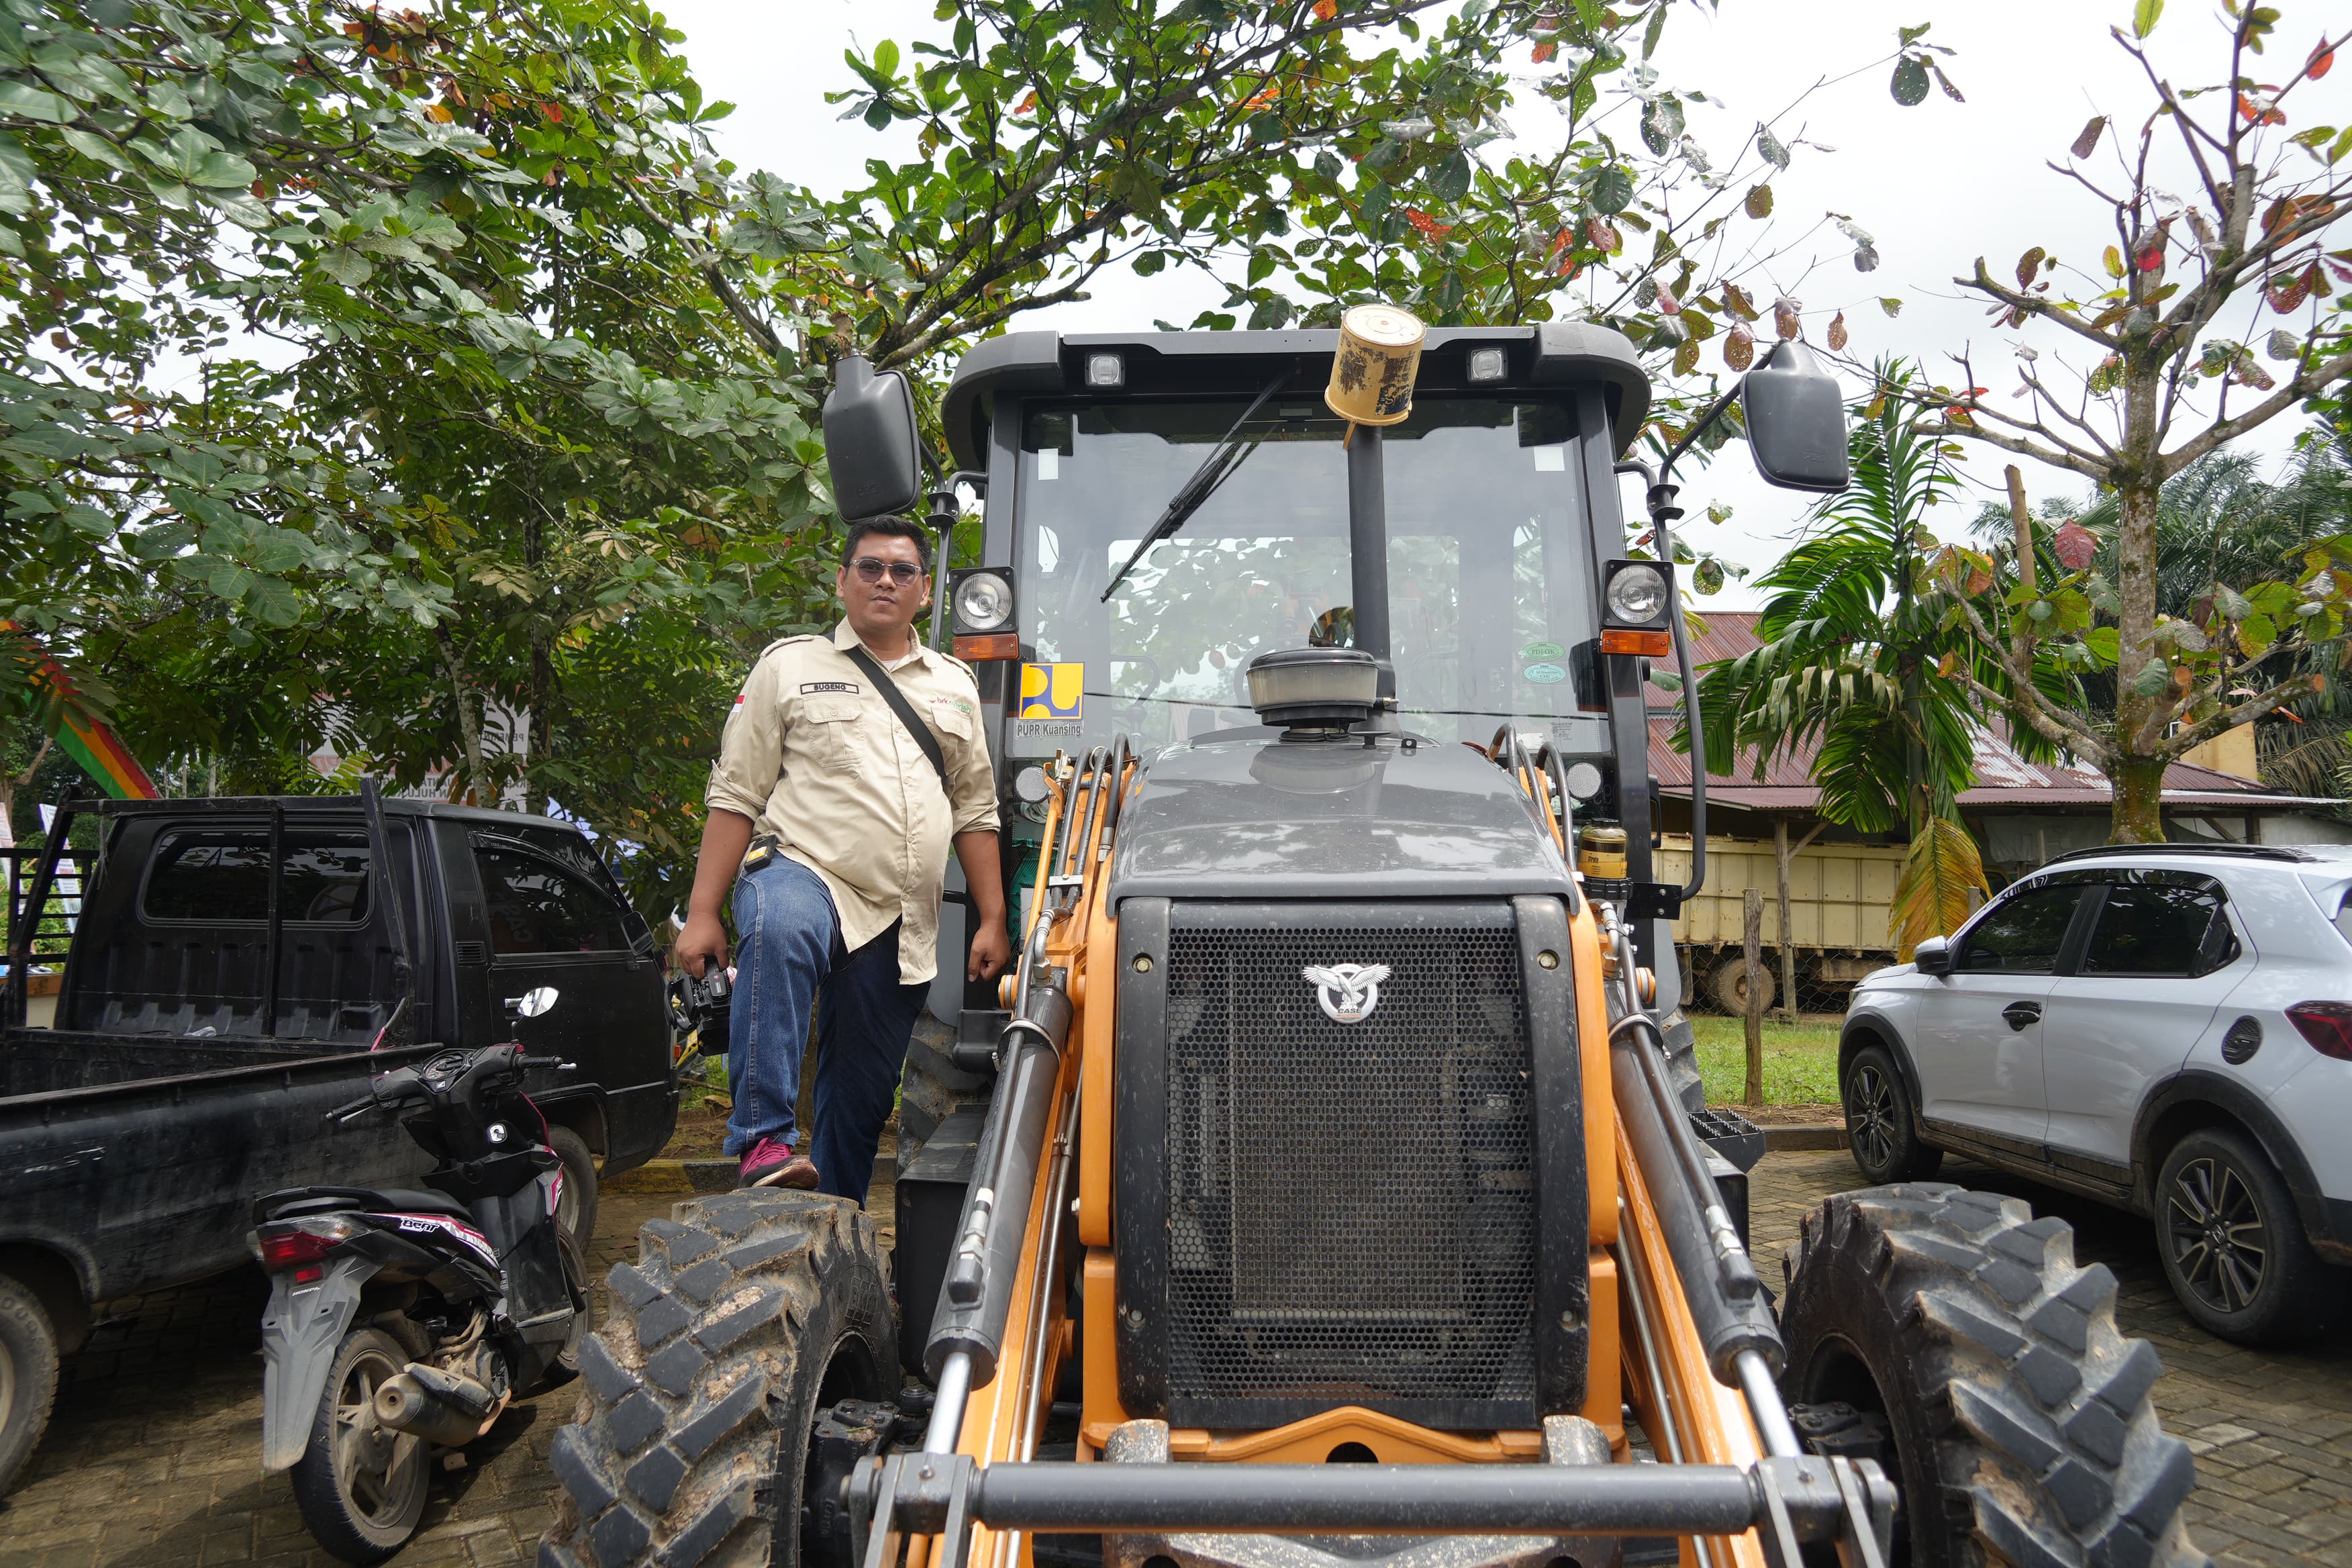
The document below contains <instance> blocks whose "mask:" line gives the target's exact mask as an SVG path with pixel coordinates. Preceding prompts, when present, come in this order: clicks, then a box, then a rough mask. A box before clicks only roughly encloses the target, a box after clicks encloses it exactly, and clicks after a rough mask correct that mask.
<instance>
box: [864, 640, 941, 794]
mask: <svg viewBox="0 0 2352 1568" xmlns="http://www.w3.org/2000/svg"><path fill="white" fill-rule="evenodd" d="M849 659H850V662H851V663H852V664H855V665H856V666H857V668H860V669H862V670H864V671H865V672H866V679H869V680H871V681H873V682H874V689H875V690H877V691H878V692H880V693H881V694H882V700H883V701H885V702H887V703H888V704H889V705H890V711H891V712H893V713H896V714H897V715H898V722H899V723H901V724H904V725H905V726H907V733H908V734H909V735H912V736H913V737H915V744H917V745H919V746H920V747H922V748H923V755H925V756H927V757H929V758H930V759H931V769H932V771H933V772H934V773H938V774H939V775H940V788H941V789H943V790H947V791H948V794H949V795H950V796H952V795H954V793H955V792H954V791H953V790H951V789H949V788H948V760H947V758H945V757H944V756H942V755H940V740H939V737H938V736H936V735H934V734H932V733H931V727H930V726H929V724H926V723H924V722H923V716H922V715H921V714H919V713H918V712H916V711H915V705H914V704H913V703H911V702H909V701H908V700H907V694H906V693H905V692H903V691H901V690H899V689H898V682H897V681H895V680H893V679H890V672H889V671H888V670H887V669H884V668H882V667H881V666H880V665H879V664H877V663H876V662H875V660H874V656H873V655H872V654H870V653H867V652H866V645H865V644H863V643H851V644H850V645H849Z"/></svg>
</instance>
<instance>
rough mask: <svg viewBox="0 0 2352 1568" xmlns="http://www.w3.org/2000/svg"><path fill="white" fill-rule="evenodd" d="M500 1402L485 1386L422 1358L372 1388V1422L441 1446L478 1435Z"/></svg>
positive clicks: (500, 1406)
mask: <svg viewBox="0 0 2352 1568" xmlns="http://www.w3.org/2000/svg"><path fill="white" fill-rule="evenodd" d="M505 1405H506V1401H505V1400H504V1399H502V1398H500V1397H499V1395H497V1394H493V1393H491V1392H490V1390H489V1389H488V1386H486V1385H485V1384H479V1383H477V1382H475V1381H474V1380H473V1379H472V1378H470V1377H461V1376H459V1375H457V1374H456V1373H446V1372H443V1371H442V1370H441V1369H440V1368H438V1367H432V1366H426V1365H425V1363H423V1362H415V1361H413V1362H410V1363H408V1366H407V1368H406V1370H404V1371H403V1372H402V1373H400V1374H399V1375H398V1376H396V1377H392V1378H388V1379H386V1380H385V1381H384V1382H383V1383H381V1384H377V1386H376V1391H375V1418H376V1423H377V1425H379V1426H388V1427H390V1428H391V1429H392V1430H393V1431H394V1432H406V1433H409V1434H411V1435H412V1436H418V1437H422V1438H424V1439H425V1441H426V1442H428V1443H438V1444H440V1445H441V1446H442V1447H446V1448H455V1447H460V1446H461V1445H463V1444H467V1443H470V1442H472V1441H473V1440H474V1439H475V1438H477V1437H478V1436H481V1435H482V1434H483V1433H484V1432H486V1431H488V1429H489V1425H490V1423H491V1422H493V1421H495V1420H497V1419H498V1416H499V1411H500V1410H502V1409H503V1408H505Z"/></svg>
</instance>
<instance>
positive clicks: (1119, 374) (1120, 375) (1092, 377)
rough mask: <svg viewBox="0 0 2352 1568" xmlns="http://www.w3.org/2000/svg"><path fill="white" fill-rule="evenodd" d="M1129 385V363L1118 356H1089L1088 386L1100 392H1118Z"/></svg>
mask: <svg viewBox="0 0 2352 1568" xmlns="http://www.w3.org/2000/svg"><path fill="white" fill-rule="evenodd" d="M1126 384H1127V362H1126V361H1125V360H1123V359H1121V358H1119V356H1118V355H1117V354H1088V355H1087V386H1088V387H1089V388H1091V389H1093V390H1095V391H1098V392H1103V391H1116V390H1117V389H1118V388H1119V387H1122V386H1125V385H1126Z"/></svg>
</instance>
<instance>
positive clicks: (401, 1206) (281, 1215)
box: [255, 1187, 474, 1222]
mask: <svg viewBox="0 0 2352 1568" xmlns="http://www.w3.org/2000/svg"><path fill="white" fill-rule="evenodd" d="M255 1207H256V1209H257V1211H258V1214H257V1218H260V1219H292V1218H294V1217H295V1216H296V1215H306V1214H331V1213H333V1212H334V1211H336V1210H338V1209H354V1208H356V1209H369V1210H374V1211H379V1212H384V1213H397V1214H430V1215H446V1216H448V1217H449V1218H451V1219H462V1220H466V1221H468V1222H471V1221H472V1219H473V1217H474V1214H473V1211H472V1210H471V1209H469V1208H467V1206H466V1205H464V1204H462V1203H459V1202H458V1201H457V1199H456V1198H453V1197H451V1196H450V1195H449V1194H446V1193H436V1192H434V1191H432V1190H430V1189H429V1188H424V1187H310V1188H303V1189H297V1190H296V1191H293V1192H289V1193H273V1194H270V1195H269V1196H268V1197H266V1198H264V1199H262V1200H261V1202H260V1203H258V1204H257V1205H255Z"/></svg>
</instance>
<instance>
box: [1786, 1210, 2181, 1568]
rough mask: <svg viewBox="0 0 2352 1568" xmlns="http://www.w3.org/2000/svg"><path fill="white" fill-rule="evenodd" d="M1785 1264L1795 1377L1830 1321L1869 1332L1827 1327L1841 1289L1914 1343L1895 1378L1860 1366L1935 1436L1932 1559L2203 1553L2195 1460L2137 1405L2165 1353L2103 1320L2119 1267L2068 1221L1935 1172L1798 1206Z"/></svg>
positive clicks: (2032, 1564)
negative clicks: (2197, 1531) (1892, 1384)
mask: <svg viewBox="0 0 2352 1568" xmlns="http://www.w3.org/2000/svg"><path fill="white" fill-rule="evenodd" d="M1786 1267H1787V1271H1788V1278H1787V1284H1788V1287H1789V1299H1788V1302H1787V1305H1786V1309H1785V1310H1784V1313H1783V1319H1782V1321H1783V1325H1784V1331H1786V1332H1787V1333H1788V1334H1789V1338H1790V1366H1791V1376H1792V1379H1793V1378H1794V1377H1795V1376H1796V1375H1797V1369H1798V1368H1799V1367H1800V1366H1801V1364H1803V1363H1804V1361H1805V1359H1806V1358H1807V1357H1808V1356H1809V1355H1810V1353H1811V1349H1812V1347H1813V1346H1814V1345H1816V1344H1817V1343H1820V1342H1822V1341H1823V1339H1824V1338H1825V1336H1827V1335H1829V1334H1831V1333H1832V1332H1833V1331H1834V1332H1836V1333H1838V1334H1839V1335H1840V1336H1841V1337H1843V1338H1844V1339H1845V1340H1846V1342H1848V1343H1849V1344H1860V1343H1864V1342H1867V1336H1866V1335H1865V1334H1864V1332H1862V1331H1859V1330H1858V1329H1857V1328H1856V1326H1855V1325H1853V1324H1852V1323H1845V1324H1843V1326H1839V1325H1836V1324H1833V1322H1832V1319H1833V1318H1835V1317H1836V1316H1837V1314H1838V1313H1839V1311H1840V1308H1839V1306H1838V1303H1839V1302H1840V1301H1842V1300H1843V1301H1844V1302H1847V1303H1848V1305H1847V1306H1846V1308H1845V1309H1844V1310H1845V1312H1846V1313H1847V1314H1848V1315H1851V1314H1852V1313H1853V1311H1854V1310H1855V1309H1854V1308H1853V1306H1852V1304H1851V1303H1853V1301H1855V1300H1873V1301H1874V1304H1873V1305H1872V1306H1871V1307H1870V1308H1869V1309H1868V1310H1873V1311H1884V1312H1885V1313H1888V1314H1890V1315H1891V1318H1892V1322H1893V1325H1894V1328H1895V1338H1896V1339H1897V1341H1898V1342H1902V1343H1904V1344H1905V1345H1906V1348H1907V1349H1908V1351H1909V1352H1910V1353H1909V1354H1908V1356H1907V1357H1906V1358H1905V1359H1906V1361H1907V1363H1908V1365H1907V1367H1906V1368H1901V1369H1895V1373H1896V1374H1897V1376H1898V1379H1899V1381H1900V1384H1901V1387H1900V1389H1899V1391H1898V1390H1896V1389H1892V1388H1885V1387H1884V1384H1885V1379H1886V1377H1887V1376H1888V1372H1887V1371H1885V1370H1882V1369H1880V1368H1878V1367H1875V1366H1874V1367H1873V1368H1872V1371H1873V1373H1874V1374H1876V1375H1877V1376H1878V1377H1879V1378H1880V1379H1881V1382H1882V1388H1883V1389H1884V1392H1885V1394H1886V1396H1887V1397H1888V1398H1889V1399H1891V1400H1908V1401H1911V1402H1913V1403H1914V1405H1916V1409H1917V1411H1918V1412H1919V1414H1920V1417H1921V1419H1922V1420H1923V1421H1924V1422H1925V1424H1926V1430H1927V1432H1928V1433H1929V1434H1930V1436H1931V1440H1932V1443H1933V1447H1934V1451H1935V1452H1934V1459H1933V1463H1934V1466H1935V1474H1936V1476H1937V1486H1938V1488H1939V1489H1940V1492H1941V1496H1940V1497H1939V1498H1938V1499H1937V1506H1936V1507H1934V1508H1920V1507H1916V1505H1915V1509H1914V1518H1915V1521H1917V1522H1918V1523H1919V1525H1920V1526H1921V1528H1923V1529H1925V1530H1926V1531H1928V1533H1929V1535H1930V1536H1931V1537H1933V1536H1934V1535H1935V1533H1936V1525H1935V1521H1943V1522H1944V1523H1945V1524H1946V1525H1948V1527H1949V1529H1948V1531H1945V1532H1944V1536H1943V1538H1942V1539H1941V1540H1940V1541H1937V1540H1930V1541H1929V1542H1926V1543H1925V1544H1927V1546H1928V1547H1929V1557H1930V1558H1931V1560H1932V1561H1934V1562H1937V1563H1987V1564H2013V1565H2015V1568H2151V1565H2161V1568H2200V1565H2202V1564H2204V1563H2206V1561H2207V1559H2206V1557H2205V1555H2204V1553H2203V1552H2200V1551H2198V1550H2197V1548H2196V1547H2195V1546H2194V1545H2193V1544H2192V1543H2191V1542H2189V1537H2188V1533H2187V1531H2186V1530H2185V1529H2183V1528H2182V1527H2181V1524H2180V1517H2179V1516H2180V1509H2181V1505H2182V1503H2183V1502H2184V1501H2185V1500H2187V1498H2188V1495H2189V1490H2190V1489H2191V1488H2192V1487H2193V1486H2194V1485H2195V1484H2196V1474H2195V1464H2194V1461H2193V1459H2192V1458H2190V1455H2189V1448H2188V1446H2187V1445H2186V1444H2184V1443H2183V1442H2181V1441H2180V1440H2179V1438H2177V1437H2173V1436H2168V1434H2166V1433H2165V1432H2164V1431H2163V1430H2162V1428H2161V1426H2159V1425H2158V1420H2157V1416H2156V1413H2155V1410H2154V1409H2153V1407H2152V1406H2151V1405H2149V1403H2148V1392H2149V1390H2150V1389H2151V1388H2152V1387H2153V1385H2154V1384H2155V1381H2156V1378H2157V1375H2158V1373H2159V1372H2160V1371H2161V1363H2160V1362H2159V1361H2158V1357H2157V1353H2156V1351H2155V1348H2154V1347H2153V1346H2151V1345H2149V1344H2148V1343H2147V1342H2146V1341H2143V1340H2134V1339H2129V1338H2126V1336H2125V1335H2124V1334H2123V1332H2122V1331H2121V1330H2120V1329H2119V1328H2118V1327H2117V1326H2116V1315H2115V1303H2116V1281H2115V1277H2114V1275H2113V1274H2112V1273H2111V1272H2110V1271H2109V1270H2108V1269H2107V1268H2105V1266H2104V1265H2101V1264H2091V1265H2088V1266H2082V1265H2078V1264H2076V1263H2075V1261H2074V1233H2073V1230H2072V1229H2071V1227H2069V1226H2066V1225H2065V1224H2064V1222H2063V1221H2060V1220H2056V1219H2049V1218H2042V1219H2036V1218H2034V1217H2033V1215H2032V1211H2031V1210H2030V1209H2028V1208H2027V1206H2026V1205H2025V1204H2024V1203H2023V1202H2022V1201H2021V1200H2018V1199H2014V1198H2003V1197H2000V1196H1997V1195H1994V1194H1979V1193H1970V1192H1967V1191H1965V1190H1963V1189H1961V1188H1958V1187H1955V1186H1951V1185H1948V1184H1942V1183H1906V1184H1895V1185H1892V1186H1884V1187H1874V1188H1866V1189H1864V1190H1862V1191H1859V1192H1853V1193H1842V1194H1837V1195H1835V1196H1833V1197H1831V1198H1830V1199H1828V1200H1827V1201H1826V1202H1825V1203H1823V1204H1822V1206H1821V1207H1819V1208H1818V1209H1816V1210H1814V1211H1813V1212H1812V1213H1811V1214H1809V1215H1806V1216H1805V1218H1804V1220H1803V1222H1802V1225H1801V1229H1800V1235H1799V1240H1798V1244H1797V1247H1795V1248H1794V1249H1792V1252H1791V1255H1790V1259H1789V1261H1788V1263H1787V1265H1786ZM1864 1285H1866V1286H1867V1287H1868V1289H1857V1287H1859V1286H1864ZM1791 1393H1792V1394H1795V1393H1796V1390H1795V1389H1793V1388H1792V1390H1791ZM1914 1542H1915V1548H1916V1547H1917V1546H1919V1545H1920V1544H1922V1541H1921V1537H1920V1536H1919V1535H1916V1534H1915V1536H1914ZM1938 1547H1940V1548H1941V1551H1942V1553H1943V1554H1942V1555H1937V1554H1936V1552H1937V1548H1938Z"/></svg>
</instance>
